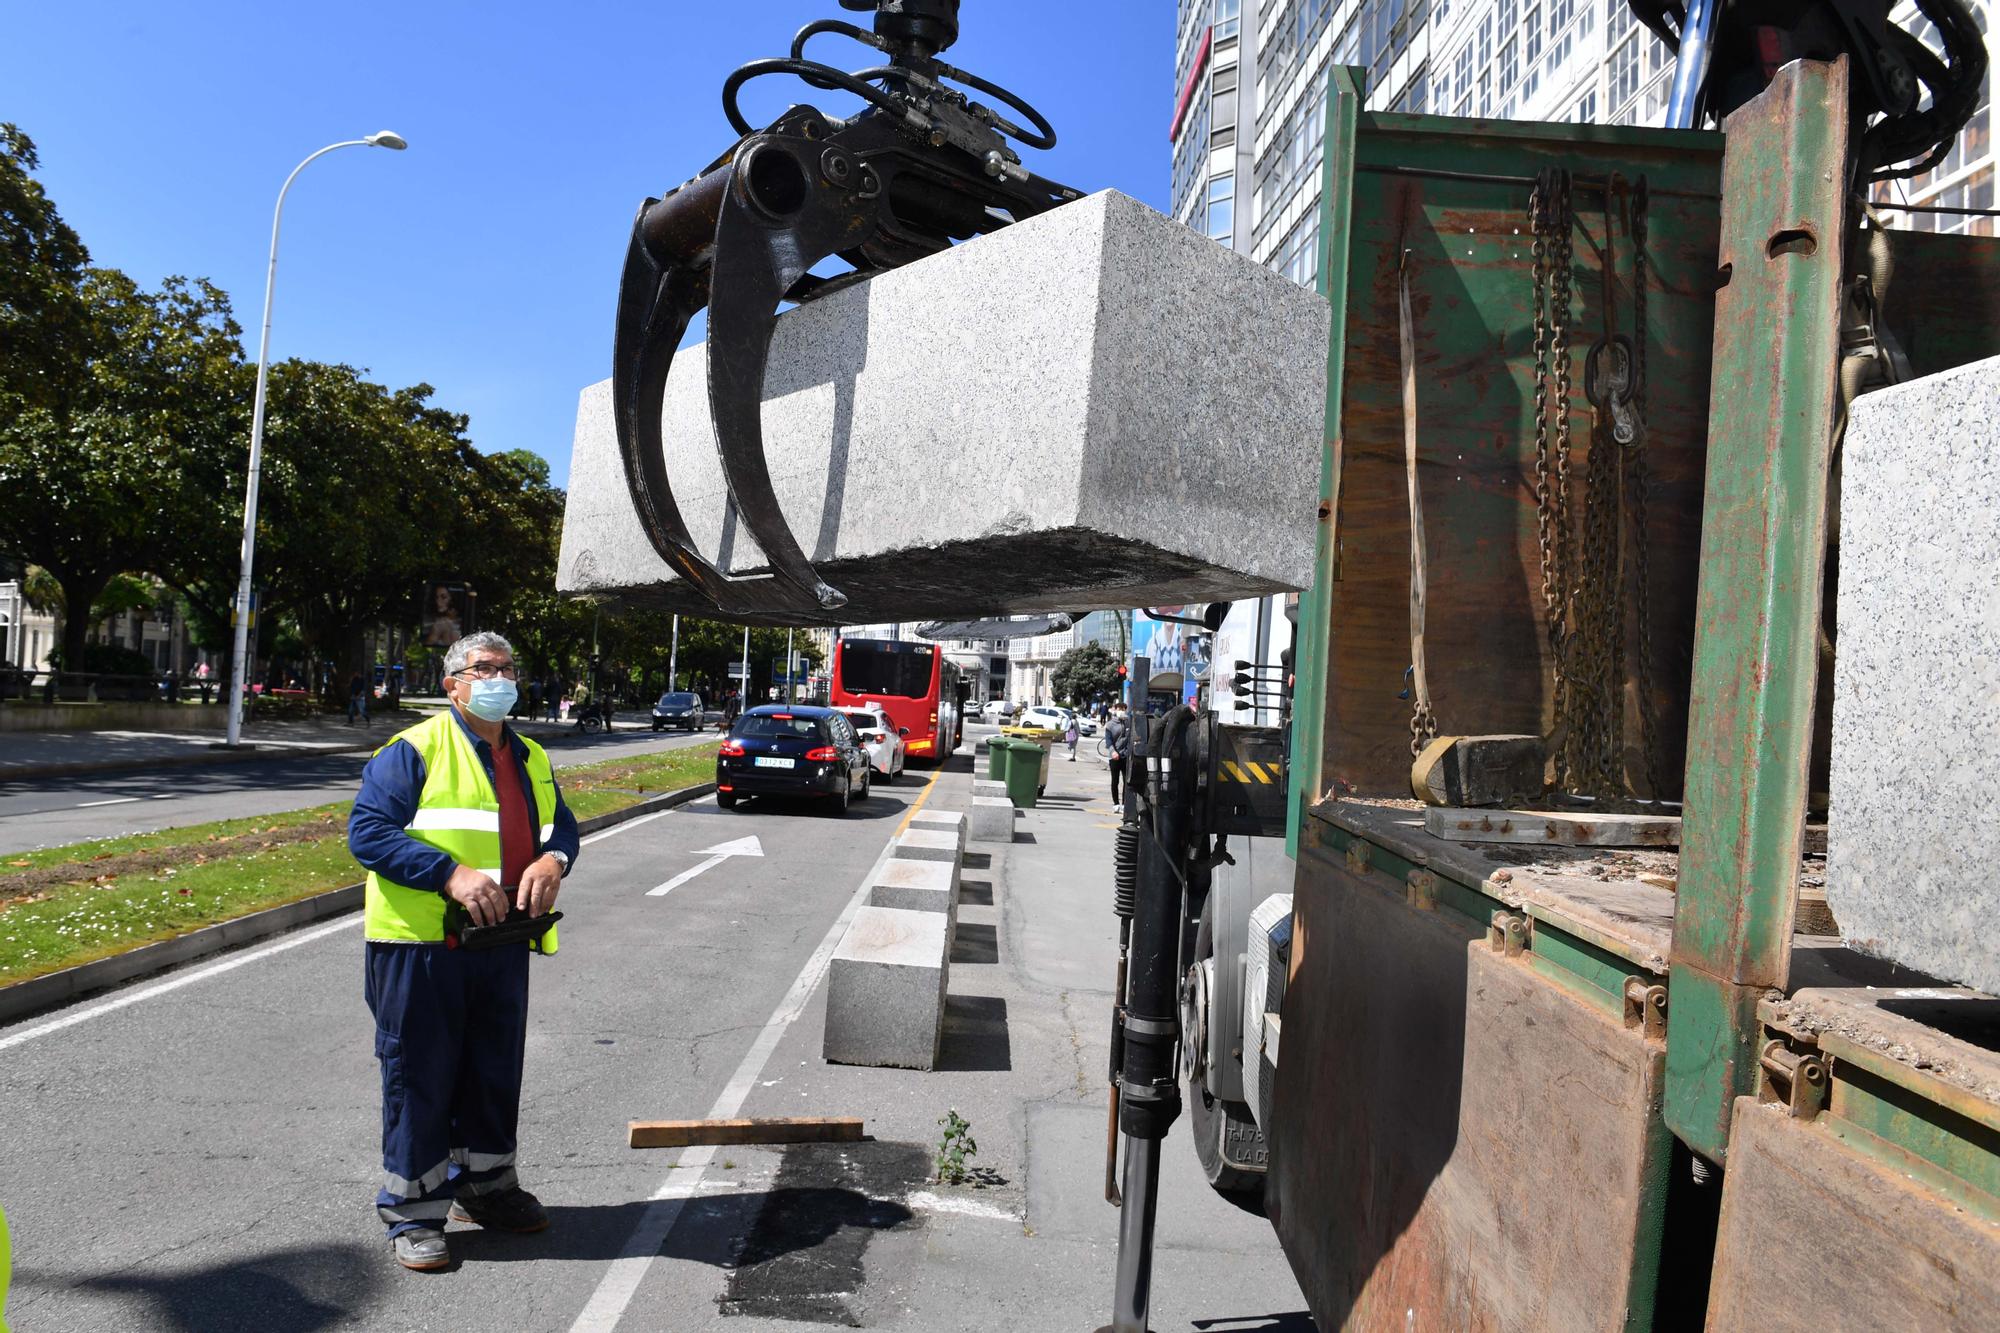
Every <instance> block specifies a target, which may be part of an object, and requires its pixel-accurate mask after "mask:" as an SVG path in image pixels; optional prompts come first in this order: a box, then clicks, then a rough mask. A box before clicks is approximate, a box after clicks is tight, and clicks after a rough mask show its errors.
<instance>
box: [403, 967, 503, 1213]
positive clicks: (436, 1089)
mask: <svg viewBox="0 0 2000 1333" xmlns="http://www.w3.org/2000/svg"><path fill="white" fill-rule="evenodd" d="M367 995H368V1008H369V1011H370V1012H371V1013H373V1014H374V1015H375V1058H376V1059H377V1060H379V1061H380V1062H381V1065H382V1173H383V1181H382V1189H381V1192H380V1193H378V1194H377V1195H376V1196H375V1211H376V1212H377V1213H378V1214H379V1215H380V1216H381V1218H382V1221H383V1222H384V1223H386V1224H387V1225H388V1228H389V1234H390V1235H391V1236H394V1235H396V1234H397V1233H398V1232H402V1231H409V1230H411V1229H412V1228H415V1227H438V1228H441V1227H443V1225H444V1217H445V1213H446V1211H447V1210H449V1209H450V1207H451V1201H452V1200H453V1199H455V1198H467V1197H470V1196H473V1195H478V1194H488V1193H496V1192H498V1191H501V1190H506V1189H511V1188H513V1187H514V1185H515V1183H516V1179H515V1175H514V1146H515V1142H514V1134H515V1128H516V1124H517V1122H518V1120H519V1118H520V1110H521V1061H522V1056H523V1053H524V1052H525V1050H526V1043H527V1036H528V946H527V945H526V944H525V943H522V944H509V945H504V946H502V947H501V948H498V949H485V950H481V951H479V952H476V953H475V952H471V951H468V950H465V949H448V948H446V947H445V946H444V945H442V944H376V943H370V944H369V945H368V981H367Z"/></svg>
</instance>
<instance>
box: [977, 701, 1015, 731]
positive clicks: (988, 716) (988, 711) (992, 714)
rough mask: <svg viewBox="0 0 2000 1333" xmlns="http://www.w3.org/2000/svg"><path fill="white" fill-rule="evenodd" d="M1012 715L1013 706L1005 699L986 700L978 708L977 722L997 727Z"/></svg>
mask: <svg viewBox="0 0 2000 1333" xmlns="http://www.w3.org/2000/svg"><path fill="white" fill-rule="evenodd" d="M1013 715H1014V705H1012V704H1010V703H1008V702H1007V701H1006V700H1005V699H988V700H987V701H986V702H985V703H983V704H981V705H980V706H979V720H980V721H981V722H986V723H989V724H991V725H994V726H999V725H1001V724H1002V723H1004V722H1006V720H1007V719H1008V718H1010V717H1012V716H1013Z"/></svg>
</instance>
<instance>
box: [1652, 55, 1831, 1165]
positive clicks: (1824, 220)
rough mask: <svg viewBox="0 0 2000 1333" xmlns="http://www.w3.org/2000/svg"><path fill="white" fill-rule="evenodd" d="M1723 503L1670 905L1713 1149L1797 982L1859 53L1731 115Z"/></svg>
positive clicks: (1684, 1074) (1673, 1042)
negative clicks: (1768, 993) (1772, 992)
mask: <svg viewBox="0 0 2000 1333" xmlns="http://www.w3.org/2000/svg"><path fill="white" fill-rule="evenodd" d="M1725 129H1726V131H1727V134H1728V139H1729V147H1728V151H1727V152H1726V153H1725V155H1724V159H1723V182H1722V190H1723V219H1722V245H1721V250H1720V259H1721V264H1722V272H1723V273H1724V274H1725V275H1726V276H1727V281H1726V282H1725V284H1724V285H1723V287H1722V290H1721V291H1720V293H1718V295H1717V297H1716V307H1715V387H1714V391H1713V393H1712V394H1711V395H1710V398H1711V413H1712V420H1711V423H1710V426H1709V441H1708V478H1707V497H1708V508H1707V513H1706V515H1705V518H1704V521H1703V523H1702V526H1701V590H1700V597H1699V604H1698V607H1697V611H1696V618H1697V625H1696V638H1695V657H1694V679H1693V691H1694V693H1693V699H1692V702H1691V704H1690V707H1689V713H1688V732H1687V734H1688V754H1687V795H1686V802H1687V805H1686V811H1685V815H1684V818H1683V820H1682V824H1681V863H1680V883H1679V901H1678V905H1677V908H1676V911H1675V914H1674V947H1673V954H1672V958H1671V962H1672V965H1673V995H1674V1021H1673V1023H1672V1024H1671V1025H1670V1027H1669V1029H1668V1034H1667V1048H1668V1070H1669V1080H1668V1089H1667V1123H1668V1125H1669V1126H1671V1127H1672V1128H1673V1130H1674V1132H1675V1133H1676V1134H1678V1135H1680V1136H1681V1138H1682V1139H1684V1140H1685V1141H1686V1142H1687V1144H1688V1146H1689V1147H1691V1148H1693V1149H1694V1150H1695V1151H1697V1152H1699V1153H1701V1154H1702V1155H1703V1156H1705V1157H1708V1158H1710V1159H1712V1160H1714V1161H1718V1162H1720V1161H1722V1160H1724V1158H1725V1157H1726V1155H1727V1149H1728V1135H1729V1116H1730V1106H1731V1103H1732V1102H1733V1100H1734V1099H1735V1097H1736V1096H1738V1095H1739V1094H1742V1093H1745V1092H1748V1091H1749V1090H1750V1088H1751V1086H1752V1084H1753V1083H1754V1081H1755V1075H1756V1066H1757V1051H1756V1045H1757V1043H1756V1037H1757V1016H1756V1002H1757V999H1758V997H1759V996H1760V995H1761V994H1762V993H1763V991H1765V990H1766V989H1768V988H1770V987H1774V986H1777V987H1782V986H1783V985H1784V983H1785V978H1786V971H1787V962H1788V959H1789V956H1790V955H1789V950H1790V946H1791V933H1792V911H1793V906H1794V903H1795V901H1796V899H1797V888H1798V885H1797V878H1798V865H1799V851H1800V847H1801V844H1802V841H1803V839H1804V836H1805V812H1806V795H1807V766H1808V761H1809V758H1810V754H1811V748H1812V721H1813V693H1814V684H1815V679H1816V676H1817V674H1818V664H1819V653H1818V636H1819V624H1820V619H1819V617H1820V597H1821V586H1822V585H1821V571H1822V567H1823V563H1824V558H1825V553H1826V508H1827V468H1828V460H1829V456H1830V453H1831V447H1832V444H1831V439H1832V429H1833V399H1834V380H1835V366H1836V363H1837V359H1838V356H1839V328H1840V322H1839V320H1840V310H1839V304H1840V282H1841V271H1842V270H1841V239H1842V229H1843V218H1844V210H1845V207H1846V185H1845V179H1846V177H1845V172H1846V168H1847V68H1846V65H1845V64H1844V63H1836V64H1832V65H1827V64H1818V63H1814V62H1811V61H1796V62H1794V63H1792V64H1789V65H1787V66H1785V67H1784V68H1783V69H1782V70H1780V71H1779V73H1778V76H1777V78H1776V79H1775V80H1773V81H1772V83H1771V85H1770V87H1768V88H1767V89H1765V90H1764V92H1763V93H1762V94H1760V95H1759V96H1757V97H1756V98H1754V99H1753V100H1751V101H1750V102H1748V103H1745V104H1744V106H1743V107H1742V108H1741V109H1739V110H1737V111H1736V112H1735V113H1733V114H1732V115H1731V116H1730V117H1729V119H1728V121H1727V122H1726V125H1725Z"/></svg>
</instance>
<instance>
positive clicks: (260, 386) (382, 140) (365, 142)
mask: <svg viewBox="0 0 2000 1333" xmlns="http://www.w3.org/2000/svg"><path fill="white" fill-rule="evenodd" d="M408 147H409V144H408V143H407V142H406V141H405V140H404V139H403V136H402V135H400V134H396V133H394V132H393V131H390V130H377V131H376V132H375V133H373V134H371V135H369V136H368V137H367V138H365V139H343V140H341V141H340V142H339V143H331V144H328V145H327V146H326V147H324V148H322V149H320V150H319V151H318V152H317V153H314V154H313V155H312V156H311V157H308V158H307V159H306V160H305V161H304V162H301V163H299V164H298V165H297V166H296V167H293V168H292V174H291V175H289V176H287V177H285V183H284V185H283V186H281V187H280V188H279V190H278V207H277V209H276V210H275V211H274V212H273V213H272V214H271V262H270V266H269V267H268V268H267V269H266V270H265V271H264V332H263V335H262V336H261V337H260V338H259V340H258V343H257V399H256V403H255V405H254V406H252V408H251V409H250V477H249V480H248V482H247V483H246V484H245V486H244V488H243V569H242V574H241V577H239V579H238V580H237V584H236V638H235V653H234V657H233V660H232V662H231V664H230V668H229V731H228V735H227V737H226V738H225V740H224V742H223V743H224V744H225V745H230V746H234V745H237V744H240V743H241V741H242V737H243V687H244V684H245V682H246V681H247V680H248V679H249V662H248V660H247V657H248V653H249V643H250V574H251V568H252V566H253V565H254V564H255V562H256V557H257V480H258V477H259V475H260V473H261V472H262V470H263V463H264V394H265V388H266V386H267V385H268V383H269V382H270V377H271V293H272V289H273V287H274V286H275V285H276V283H277V280H278V225H279V224H280V223H281V222H283V221H284V219H285V194H286V192H287V191H289V190H290V189H291V188H292V182H293V181H295V180H297V179H298V178H299V173H300V172H301V171H304V170H305V169H306V167H307V166H308V165H310V164H311V163H312V162H313V160H314V159H315V158H321V157H325V156H326V155H327V154H328V153H331V152H332V151H333V150H334V149H336V148H393V149H396V150H398V151H401V150H402V149H405V148H408Z"/></svg>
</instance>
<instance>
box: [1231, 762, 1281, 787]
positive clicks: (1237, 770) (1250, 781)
mask: <svg viewBox="0 0 2000 1333" xmlns="http://www.w3.org/2000/svg"><path fill="white" fill-rule="evenodd" d="M1222 777H1223V779H1224V780H1225V781H1228V782H1240V783H1242V784H1243V785H1244V786H1246V787H1248V786H1255V785H1259V784H1261V785H1263V786H1266V787H1269V786H1273V785H1282V784H1283V783H1284V780H1285V771H1284V769H1283V768H1282V767H1280V766H1279V765H1277V764H1259V763H1253V762H1251V761H1250V760H1248V759H1244V760H1241V761H1238V760H1235V759H1225V760H1223V761H1222Z"/></svg>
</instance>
